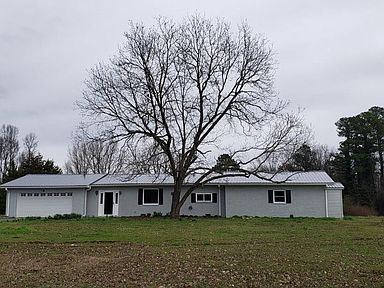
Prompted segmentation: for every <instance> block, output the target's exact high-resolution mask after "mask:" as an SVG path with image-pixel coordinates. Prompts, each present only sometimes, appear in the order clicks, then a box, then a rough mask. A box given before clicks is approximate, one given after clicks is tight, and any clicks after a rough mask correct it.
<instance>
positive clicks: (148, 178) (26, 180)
mask: <svg viewBox="0 0 384 288" xmlns="http://www.w3.org/2000/svg"><path fill="white" fill-rule="evenodd" d="M260 176H261V178H260V177H257V176H255V175H251V176H249V177H243V176H236V177H227V178H221V179H215V180H212V182H210V183H208V184H207V185H218V184H223V185H275V184H276V183H282V184H292V185H326V186H327V187H329V188H339V189H340V188H341V189H342V188H343V186H342V185H341V183H335V182H334V181H333V180H332V178H331V177H329V175H328V174H327V173H326V172H324V171H312V172H282V173H278V174H267V173H264V174H260ZM198 177H199V175H194V176H190V177H189V179H187V181H186V182H187V183H194V182H195V181H196V180H197V178H198ZM263 178H264V179H263ZM160 184H163V185H172V184H173V179H172V177H170V176H169V175H166V174H162V175H154V174H144V175H132V174H124V175H123V174H122V175H116V174H115V175H106V174H92V175H69V174H66V175H52V174H35V175H31V174H30V175H26V176H24V177H21V178H18V179H16V180H13V181H10V182H8V183H5V184H3V185H1V186H0V187H3V188H27V187H28V188H49V187H51V188H54V187H88V186H91V185H92V186H98V187H102V186H135V185H136V186H137V185H160Z"/></svg>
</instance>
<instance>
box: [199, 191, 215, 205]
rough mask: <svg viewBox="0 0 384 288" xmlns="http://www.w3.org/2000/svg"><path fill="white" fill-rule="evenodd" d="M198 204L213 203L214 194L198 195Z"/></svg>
mask: <svg viewBox="0 0 384 288" xmlns="http://www.w3.org/2000/svg"><path fill="white" fill-rule="evenodd" d="M196 202H202V203H204V202H205V203H211V202H212V193H196Z"/></svg>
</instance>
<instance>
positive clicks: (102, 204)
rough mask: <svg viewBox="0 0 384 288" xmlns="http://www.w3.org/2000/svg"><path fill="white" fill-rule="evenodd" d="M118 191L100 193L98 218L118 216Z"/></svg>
mask: <svg viewBox="0 0 384 288" xmlns="http://www.w3.org/2000/svg"><path fill="white" fill-rule="evenodd" d="M119 194H120V193H119V191H100V192H99V199H98V200H99V205H98V213H97V215H98V216H118V215H119Z"/></svg>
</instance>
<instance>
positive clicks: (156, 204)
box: [143, 188, 160, 206]
mask: <svg viewBox="0 0 384 288" xmlns="http://www.w3.org/2000/svg"><path fill="white" fill-rule="evenodd" d="M146 190H157V203H145V197H144V193H145V191H146ZM159 205H160V189H159V188H143V206H159Z"/></svg>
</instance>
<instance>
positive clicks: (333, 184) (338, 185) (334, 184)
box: [327, 182, 344, 189]
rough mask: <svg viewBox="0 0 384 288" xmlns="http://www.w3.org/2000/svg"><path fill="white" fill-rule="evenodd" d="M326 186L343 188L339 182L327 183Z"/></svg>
mask: <svg viewBox="0 0 384 288" xmlns="http://www.w3.org/2000/svg"><path fill="white" fill-rule="evenodd" d="M327 188H331V189H343V188H344V185H343V184H341V183H340V182H334V183H332V184H327Z"/></svg>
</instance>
